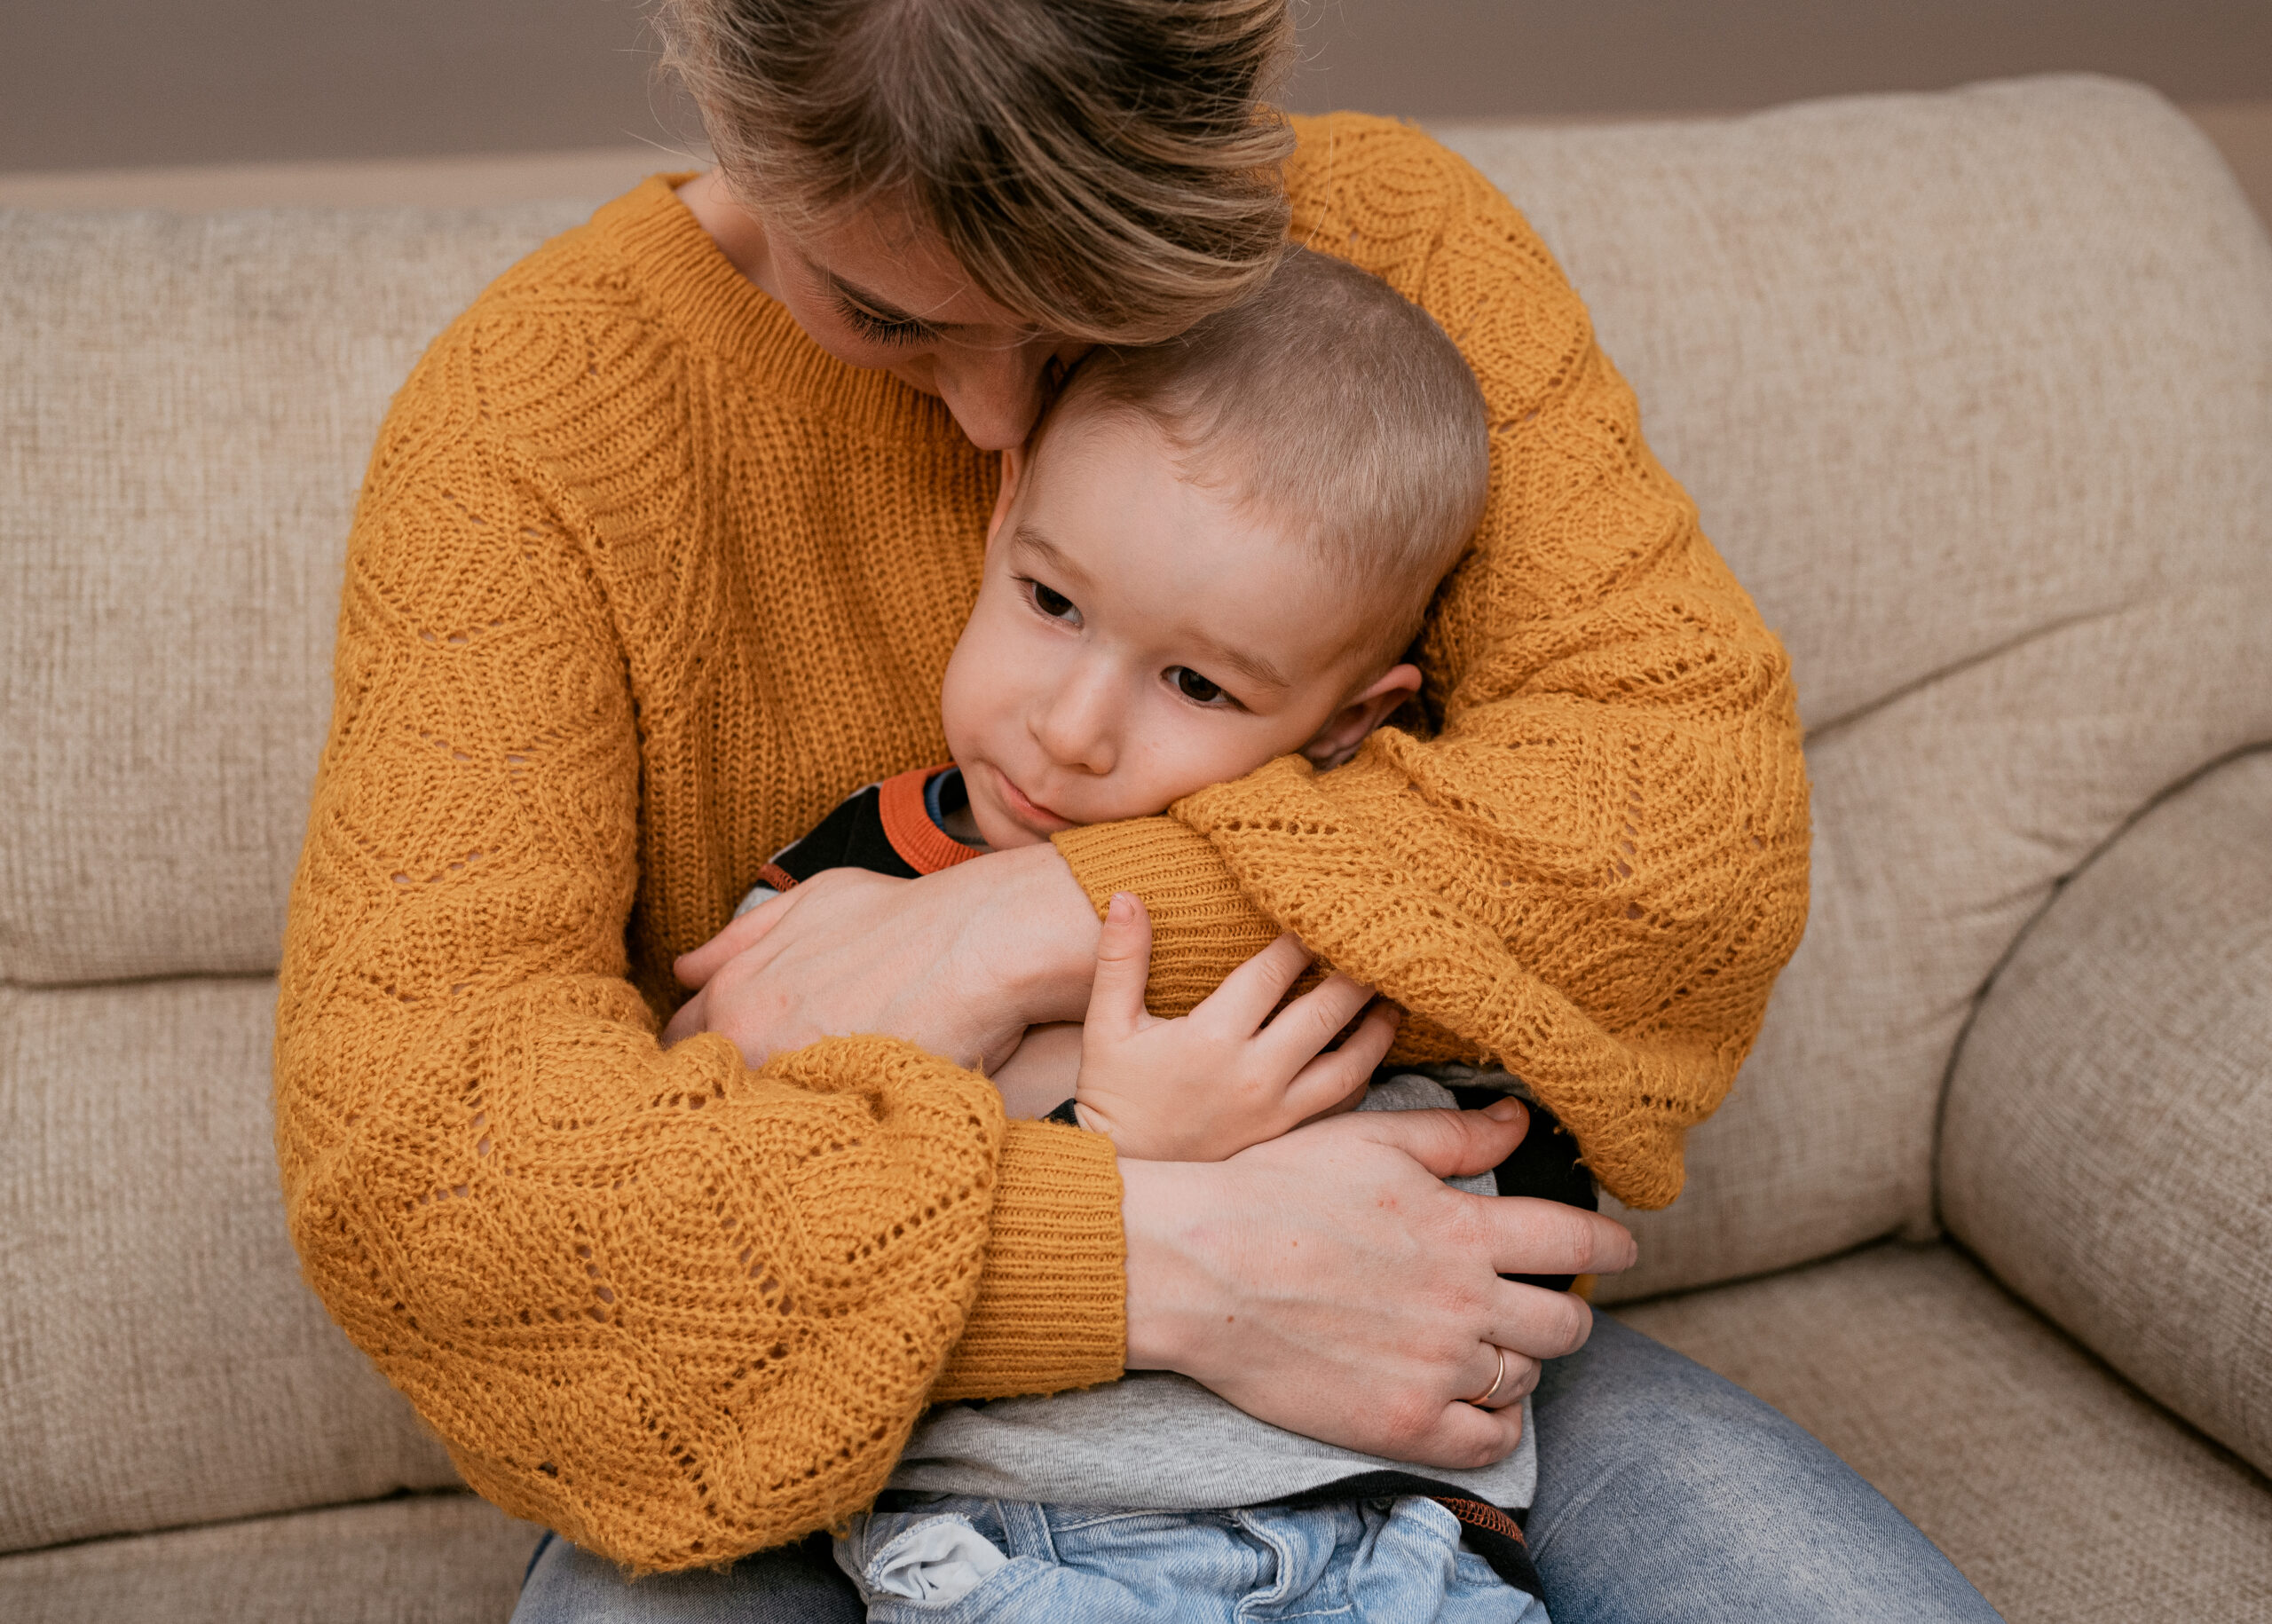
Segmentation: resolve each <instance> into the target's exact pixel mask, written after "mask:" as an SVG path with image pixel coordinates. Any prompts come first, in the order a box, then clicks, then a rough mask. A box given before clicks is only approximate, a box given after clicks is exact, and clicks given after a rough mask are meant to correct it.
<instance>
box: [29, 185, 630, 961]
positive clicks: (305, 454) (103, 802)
mask: <svg viewBox="0 0 2272 1624" xmlns="http://www.w3.org/2000/svg"><path fill="white" fill-rule="evenodd" d="M588 212H589V209H588V206H586V205H583V204H577V203H567V204H561V203H551V204H528V205H521V206H517V207H513V208H507V209H493V210H487V211H482V212H467V213H439V212H427V211H420V210H413V209H374V210H370V211H367V212H345V211H338V212H334V211H327V210H318V209H307V210H277V211H272V212H258V211H255V212H247V213H242V214H231V215H214V216H208V217H169V216H165V215H159V214H121V215H107V216H104V215H91V216H79V217H74V216H57V215H35V214H18V215H9V214H6V213H0V333H4V334H5V335H7V336H6V355H7V364H6V365H5V366H4V367H0V603H5V604H6V605H7V611H6V613H5V614H4V616H0V830H5V831H6V832H7V833H6V837H5V839H4V840H0V979H4V980H7V981H91V980H96V979H99V978H103V977H111V976H130V975H165V974H179V973H183V972H192V971H204V972H216V973H221V972H239V973H241V972H258V973H266V972H268V971H272V970H273V969H274V968H275V967H276V958H277V949H278V943H279V942H280V940H281V938H282V935H283V926H284V893H285V888H286V887H287V886H288V885H289V883H290V881H291V872H292V863H293V862H294V860H295V859H296V856H297V855H298V854H299V848H300V837H301V835H302V834H303V833H304V832H305V829H306V822H307V801H308V786H309V784H310V782H311V780H312V778H313V777H314V774H315V761H316V752H317V751H318V749H319V748H320V747H321V745H322V743H323V728H324V721H325V718H326V717H327V715H329V713H330V707H331V682H330V676H331V639H332V622H333V620H334V619H335V618H336V616H337V615H338V612H339V561H340V557H341V554H342V551H343V546H344V542H345V540H346V535H347V521H348V515H349V513H350V511H351V508H352V507H353V504H354V500H355V492H356V488H357V486H358V485H359V483H360V481H361V479H362V477H363V463H364V460H365V459H366V458H367V457H368V456H369V455H370V452H371V440H372V437H373V436H374V435H375V433H376V432H377V430H378V424H379V418H380V415H381V414H383V412H384V411H385V409H386V403H387V400H388V398H389V397H390V395H391V394H392V393H393V391H394V390H395V389H396V388H397V387H398V385H399V384H400V383H401V382H402V380H403V379H404V377H405V376H406V375H407V374H408V373H409V371H410V367H411V363H412V362H413V361H414V360H416V359H417V358H418V353H419V351H421V350H422V349H423V348H424V347H425V344H426V342H427V340H428V339H430V337H432V336H433V335H434V334H435V333H436V332H437V331H438V330H439V329H440V327H442V325H443V323H445V322H446V321H447V320H448V319H450V318H451V317H452V316H454V315H455V314H456V313H457V312H458V311H459V310H460V309H461V308H462V307H463V306H464V305H465V304H468V303H469V301H470V300H471V299H472V298H473V296H474V295H475V294H476V293H477V292H479V291H480V289H481V287H482V285H483V284H484V283H485V282H486V281H487V280H489V279H490V278H491V277H493V276H494V275H495V274H496V273H497V272H500V271H501V270H503V269H504V268H505V266H506V265H508V264H510V263H512V261H513V260H514V259H515V258H517V257H518V256H520V255H521V254H523V253H525V251H526V250H527V249H529V248H533V247H534V246H535V245H536V244H537V243H538V242H540V241H541V240H543V239H544V238H545V237H546V236H547V235H548V234H549V233H552V232H554V231H556V230H559V229H560V228H562V227H563V226H565V225H570V224H572V222H574V221H576V220H579V219H581V218H582V217H584V216H585V215H586V214H588Z"/></svg>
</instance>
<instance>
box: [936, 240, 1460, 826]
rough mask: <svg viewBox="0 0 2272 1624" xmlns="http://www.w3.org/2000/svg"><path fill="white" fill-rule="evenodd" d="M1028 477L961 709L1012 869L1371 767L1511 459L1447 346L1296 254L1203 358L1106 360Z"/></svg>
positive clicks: (976, 631) (1003, 521)
mask: <svg viewBox="0 0 2272 1624" xmlns="http://www.w3.org/2000/svg"><path fill="white" fill-rule="evenodd" d="M1014 467H1015V472H1014V475H1012V476H1011V477H1006V479H1005V482H1004V485H1003V489H1002V495H1001V499H1000V501H999V502H998V504H997V506H996V508H995V514H994V523H993V528H992V530H991V532H990V534H989V537H988V541H987V549H986V573H985V579H984V581H983V583H982V585H981V587H980V588H979V595H978V603H977V606H976V607H975V608H974V610H973V611H971V617H970V623H969V625H968V626H966V627H965V628H964V630H963V635H962V641H961V642H960V643H958V644H957V645H956V647H955V652H954V658H953V659H952V661H951V662H950V664H949V665H948V667H947V676H946V683H945V690H944V692H943V696H942V710H943V715H944V720H945V723H946V734H947V744H948V746H949V748H950V749H951V750H952V752H953V753H954V758H955V760H956V761H958V762H959V763H960V764H961V766H962V768H963V769H964V777H965V780H966V784H968V787H969V791H970V803H971V809H972V812H973V814H974V816H975V818H976V820H977V823H978V826H979V830H980V832H982V834H983V835H984V836H985V838H986V840H987V841H988V843H989V844H990V845H993V846H996V847H1006V846H1020V845H1029V844H1031V843H1032V842H1034V841H1037V840H1044V839H1046V838H1047V837H1048V836H1049V835H1050V834H1052V833H1054V832H1056V831H1058V830H1060V829H1064V828H1068V827H1071V826H1073V825H1077V824H1097V823H1106V822H1110V821H1112V820H1114V819H1116V818H1124V817H1140V816H1147V815H1148V814H1151V813H1156V812H1161V811H1164V810H1165V809H1166V808H1167V807H1168V806H1169V804H1170V803H1172V801H1174V800H1178V799H1179V798H1180V797H1182V796H1185V795H1187V794H1190V793H1191V792H1194V791H1195V790H1200V789H1203V788H1205V787H1206V786H1207V785H1209V784H1219V783H1222V782H1224V781H1226V780H1227V779H1231V778H1236V777H1241V776H1243V775H1244V774H1246V773H1249V772H1251V771H1252V770H1254V769H1256V768H1258V767H1259V766H1261V765H1262V764H1263V763H1264V762H1266V761H1269V760H1271V759H1272V758H1273V757H1275V756H1280V755H1284V754H1287V753H1291V752H1296V751H1298V752H1300V753H1303V754H1305V755H1306V756H1307V757H1308V758H1309V759H1310V760H1311V761H1313V762H1314V763H1316V764H1317V765H1319V766H1321V767H1323V766H1333V765H1336V764H1337V763H1338V762H1340V761H1345V760H1346V759H1347V758H1348V757H1349V755H1350V754H1352V753H1353V752H1354V751H1355V749H1356V747H1357V745H1358V743H1359V741H1361V739H1362V738H1363V737H1364V736H1365V735H1366V734H1367V733H1368V732H1369V731H1370V730H1371V729H1373V728H1374V727H1375V726H1377V725H1378V723H1379V722H1380V721H1381V720H1382V719H1383V718H1384V717H1385V716H1386V715H1388V714H1389V713H1390V712H1392V711H1393V710H1395V709H1396V708H1397V706H1400V705H1401V704H1402V703H1403V702H1404V701H1405V700H1406V699H1408V698H1410V697H1411V696H1412V695H1414V694H1415V693H1416V692H1417V691H1418V690H1419V686H1420V674H1419V673H1418V672H1417V671H1416V669H1414V668H1413V667H1412V666H1409V665H1407V664H1404V663H1402V661H1401V656H1402V654H1403V652H1404V650H1405V649H1406V647H1407V646H1408V644H1409V643H1410V642H1411V641H1412V638H1413V636H1414V635H1415V634H1416V631H1417V630H1418V628H1419V625H1420V621H1421V619H1422V617H1423V616H1424V613H1425V612H1426V610H1427V605H1428V602H1429V599H1430V598H1431V596H1432V595H1433V593H1434V591H1435V587H1436V585H1437V583H1438V582H1439V581H1440V579H1442V578H1443V576H1444V574H1445V572H1447V571H1448V570H1449V569H1450V567H1451V565H1452V564H1453V562H1454V561H1455V560H1456V558H1457V556H1458V555H1459V552H1460V550H1461V548H1463V545H1464V544H1465V542H1466V540H1467V538H1468V536H1469V534H1470V533H1471V532H1472V531H1473V529H1474V527H1475V524H1476V520H1477V518H1478V517H1479V516H1480V514H1481V512H1482V508H1483V501H1484V493H1485V488H1486V485H1487V482H1488V478H1489V453H1488V446H1487V434H1486V426H1485V422H1484V409H1483V399H1482V395H1481V393H1480V392H1479V390H1477V388H1476V385H1475V380H1474V377H1473V375H1472V374H1471V373H1470V372H1469V371H1468V369H1467V365H1466V363H1465V362H1464V361H1463V360H1462V359H1460V355H1459V351H1457V350H1456V349H1455V348H1454V347H1453V345H1452V343H1451V341H1450V340H1449V339H1448V338H1447V337H1445V336H1444V334H1443V332H1442V330H1441V329H1440V328H1439V327H1437V326H1436V325H1435V323H1434V322H1432V320H1430V319H1429V318H1428V317H1427V315H1426V314H1425V313H1424V311H1420V310H1418V309H1417V308H1416V307H1415V306H1413V305H1412V304H1408V303H1407V302H1406V301H1405V300H1404V299H1403V298H1401V297H1400V296H1398V295H1397V294H1396V293H1395V292H1394V291H1393V290H1392V289H1391V288H1388V287H1387V286H1386V285H1385V284H1384V283H1383V282H1381V281H1379V280H1377V279H1376V278H1374V277H1371V276H1369V275H1367V274H1366V273H1364V272H1361V271H1358V270H1356V269H1354V268H1353V267H1351V266H1349V265H1346V264H1342V263H1340V262H1339V261H1337V260H1333V259H1329V258H1327V257H1325V256H1321V255H1316V254H1311V253H1307V252H1305V251H1302V250H1299V249H1295V250H1292V251H1290V252H1289V253H1288V255H1287V256H1286V258H1285V260H1284V262H1283V264H1282V266H1281V267H1280V269H1279V270H1278V271H1277V272H1274V274H1273V276H1272V278H1271V280H1270V281H1269V282H1268V284H1267V285H1266V287H1265V288H1263V290H1262V291H1261V292H1260V293H1258V294H1257V295H1255V296H1253V297H1252V298H1250V299H1249V300H1247V301H1246V302H1244V303H1243V304H1239V305H1237V306H1235V308H1233V309H1231V310H1228V311H1223V312H1221V313H1220V314H1219V315H1215V316H1211V317H1210V318H1208V319H1206V320H1205V321H1203V322H1201V323H1200V324H1199V325H1198V326H1197V327H1194V328H1193V329H1192V330H1191V331H1190V332H1189V333H1187V334H1186V335H1184V336H1183V337H1181V338H1179V339H1174V340H1171V341H1170V342H1168V343H1164V344H1159V345H1156V346H1152V347H1150V348H1147V349H1140V350H1130V349H1101V350H1097V351H1093V352H1091V354H1090V355H1089V356H1088V358H1087V359H1085V360H1084V361H1083V362H1082V363H1081V365H1080V367H1078V368H1077V370H1076V371H1075V372H1074V374H1073V375H1072V377H1071V378H1070V379H1069V381H1068V382H1067V385H1066V388H1065V390H1064V392H1063V393H1062V394H1061V396H1060V397H1059V398H1058V399H1057V401H1056V403H1055V404H1054V405H1053V406H1052V407H1051V408H1050V410H1049V412H1048V413H1047V414H1046V415H1045V417H1044V418H1043V419H1042V421H1041V422H1040V424H1039V425H1038V426H1037V428H1036V429H1035V430H1034V435H1033V438H1032V439H1031V440H1030V442H1029V443H1028V445H1027V446H1026V450H1025V453H1024V455H1023V457H1022V459H1019V460H1017V461H1016V462H1015V464H1014Z"/></svg>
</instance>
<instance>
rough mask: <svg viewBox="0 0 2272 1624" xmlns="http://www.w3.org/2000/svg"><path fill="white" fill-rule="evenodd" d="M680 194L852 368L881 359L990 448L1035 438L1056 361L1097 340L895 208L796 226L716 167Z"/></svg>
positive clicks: (752, 275)
mask: <svg viewBox="0 0 2272 1624" xmlns="http://www.w3.org/2000/svg"><path fill="white" fill-rule="evenodd" d="M679 197H680V200H681V201H683V202H684V203H685V204H686V206H687V207H688V209H690V210H692V212H693V214H694V217H695V218H696V219H697V220H698V221H699V222H700V223H701V225H702V227H703V229H704V230H706V231H707V232H708V233H710V235H711V236H712V237H713V238H714V239H715V240H716V241H717V243H718V246H719V248H721V249H722V250H723V251H724V253H725V255H726V257H727V258H729V259H730V260H731V261H733V263H734V264H735V266H736V267H737V268H738V270H739V271H740V272H742V273H743V274H744V275H745V276H746V277H748V278H749V279H750V280H752V281H753V282H755V283H756V284H757V285H758V286H759V287H760V288H763V289H764V290H765V291H766V292H767V293H768V294H770V295H771V296H773V297H774V298H776V299H777V300H778V301H780V303H781V304H782V305H783V306H785V308H786V309H787V310H788V311H789V313H790V315H792V316H793V317H794V318H795V319H796V321H797V324H798V325H799V326H800V327H803V328H804V329H805V332H806V333H807V334H808V335H809V336H810V337H811V338H812V341H813V342H814V343H817V344H818V345H819V346H820V347H821V348H822V349H824V350H825V351H828V352H829V353H830V354H831V355H832V356H834V357H836V358H837V359H839V360H840V361H843V362H844V363H846V364H847V365H848V366H852V367H880V368H882V369H883V370H884V371H887V372H888V373H890V374H892V375H893V376H895V377H896V378H898V379H900V380H901V381H902V382H905V383H908V384H910V385H911V386H912V387H913V388H916V389H919V390H922V391H923V392H924V393H925V394H927V395H936V396H937V397H938V398H940V399H942V400H943V401H944V402H946V406H947V409H948V410H949V411H950V412H952V413H953V414H954V415H955V421H956V422H958V423H959V424H961V425H962V431H963V432H964V433H965V434H966V435H968V436H969V437H970V439H971V443H972V444H973V445H976V446H978V447H979V448H980V449H981V450H982V451H1009V450H1012V449H1014V448H1015V447H1017V446H1019V445H1023V444H1024V443H1025V438H1026V432H1027V430H1030V429H1031V428H1032V427H1033V423H1034V419H1035V418H1036V417H1037V416H1039V415H1040V413H1041V405H1042V388H1043V385H1042V381H1043V376H1044V373H1045V369H1046V368H1047V367H1048V365H1049V363H1050V362H1051V361H1052V360H1053V359H1056V360H1060V361H1062V362H1064V363H1066V364H1068V365H1069V364H1070V363H1072V362H1073V361H1076V360H1078V359H1080V358H1081V356H1082V355H1083V354H1084V353H1085V351H1087V350H1088V348H1089V346H1088V344H1087V343H1085V341H1082V340H1078V339H1070V338H1067V337H1065V336H1063V335H1061V334H1055V333H1045V332H1042V331H1039V330H1037V328H1035V327H1033V326H1031V325H1030V323H1028V322H1025V321H1022V320H1021V319H1019V318H1018V317H1016V316H1015V315H1014V314H1012V313H1011V312H1010V311H1006V310H1005V309H1003V308H1002V307H1001V306H1000V305H998V304H995V303H994V301H993V300H991V299H990V298H988V297H987V296H985V295H984V294H982V293H981V292H980V291H979V290H978V289H977V288H974V287H973V286H972V285H971V283H970V281H969V279H968V278H966V277H965V276H964V275H963V272H962V269H961V267H960V266H959V265H957V264H955V262H954V261H953V259H952V258H951V257H950V256H948V254H947V251H946V248H945V247H944V245H943V244H942V243H941V242H940V241H939V240H938V237H937V235H936V234H935V233H933V232H931V231H929V230H928V229H927V228H925V227H922V226H920V225H915V224H914V223H912V222H911V220H910V219H909V218H908V217H907V216H906V215H905V214H904V213H903V212H902V211H900V210H898V209H893V208H890V207H889V206H888V205H886V204H882V203H878V204H875V205H872V206H871V207H870V208H868V209H864V210H863V211H862V212H861V213H859V214H856V215H854V216H851V217H848V218H847V219H845V220H842V221H840V222H837V223H834V224H832V225H829V226H826V227H824V228H817V229H814V230H809V231H803V232H792V231H790V230H788V229H786V228H785V227H784V226H782V225H779V224H778V223H767V222H762V221H760V220H759V219H757V218H756V217H753V216H752V215H751V214H749V213H748V212H747V211H746V210H745V209H742V208H741V207H740V205H738V204H737V203H736V202H734V201H733V200H732V198H731V197H730V194H729V193H727V191H726V188H725V185H724V184H723V182H722V180H721V179H720V177H719V176H718V173H717V171H715V170H713V171H711V172H710V173H709V174H706V175H703V176H699V177H697V178H695V179H693V180H690V181H689V182H687V183H686V184H685V185H682V186H681V187H680V188H679Z"/></svg>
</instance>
